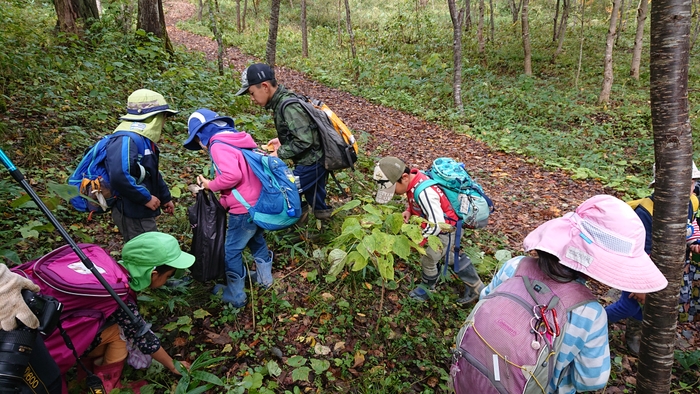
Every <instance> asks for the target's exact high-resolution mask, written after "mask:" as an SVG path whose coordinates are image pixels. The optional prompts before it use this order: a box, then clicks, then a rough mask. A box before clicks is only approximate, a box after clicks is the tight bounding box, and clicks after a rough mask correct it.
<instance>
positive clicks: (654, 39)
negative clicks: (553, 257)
mask: <svg viewBox="0 0 700 394" xmlns="http://www.w3.org/2000/svg"><path fill="white" fill-rule="evenodd" d="M690 10H691V0H654V1H653V2H652V3H651V41H650V46H651V49H650V58H651V61H650V74H651V77H650V86H649V88H650V91H651V95H650V97H651V124H652V127H653V130H654V155H655V158H656V185H655V189H654V220H653V222H652V249H651V258H652V260H654V262H655V263H656V265H657V266H658V267H659V269H660V270H661V272H662V273H663V274H664V275H665V276H666V278H667V279H668V282H669V285H668V287H666V289H664V290H661V291H659V292H656V293H651V294H649V295H648V296H647V297H646V302H645V305H644V320H643V322H642V346H641V350H640V353H639V361H638V364H637V367H638V369H637V393H638V394H651V393H668V392H669V391H670V389H671V373H672V367H673V360H674V357H673V356H674V354H673V351H674V345H675V343H676V324H677V319H678V295H679V290H680V284H681V280H682V273H683V264H684V258H685V248H686V245H685V227H686V222H687V217H688V189H689V184H690V179H691V166H692V164H691V162H692V149H693V144H692V142H693V141H692V136H691V128H690V121H689V115H688V56H689V54H688V53H689V52H688V49H689V47H690V40H689V37H690V24H691V18H690ZM657 207H658V208H657Z"/></svg>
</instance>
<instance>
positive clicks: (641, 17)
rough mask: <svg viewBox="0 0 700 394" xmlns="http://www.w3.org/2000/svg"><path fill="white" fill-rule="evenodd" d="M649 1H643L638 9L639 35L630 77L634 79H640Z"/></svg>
mask: <svg viewBox="0 0 700 394" xmlns="http://www.w3.org/2000/svg"><path fill="white" fill-rule="evenodd" d="M648 8H649V0H641V1H640V2H639V8H637V34H636V35H635V36H634V49H633V50H632V66H631V67H630V75H631V76H632V78H634V79H639V63H640V62H641V59H642V48H643V44H644V23H645V22H646V20H647V9H648Z"/></svg>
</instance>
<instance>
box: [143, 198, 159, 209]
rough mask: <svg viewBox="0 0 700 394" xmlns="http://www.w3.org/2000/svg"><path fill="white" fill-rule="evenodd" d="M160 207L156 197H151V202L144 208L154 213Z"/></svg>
mask: <svg viewBox="0 0 700 394" xmlns="http://www.w3.org/2000/svg"><path fill="white" fill-rule="evenodd" d="M158 207H160V199H159V198H158V197H156V196H151V200H150V201H148V202H147V203H146V208H148V209H150V210H151V211H155V210H156V209H158Z"/></svg>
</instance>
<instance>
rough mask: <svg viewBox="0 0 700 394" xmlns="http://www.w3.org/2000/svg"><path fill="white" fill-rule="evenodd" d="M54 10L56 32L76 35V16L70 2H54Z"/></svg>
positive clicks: (63, 0) (57, 0) (55, 0)
mask: <svg viewBox="0 0 700 394" xmlns="http://www.w3.org/2000/svg"><path fill="white" fill-rule="evenodd" d="M53 6H54V9H55V10H56V27H57V28H58V31H60V32H63V33H73V34H78V32H79V31H78V25H77V23H76V20H77V19H78V15H77V14H76V12H75V10H74V9H73V4H72V3H71V1H70V0H54V2H53Z"/></svg>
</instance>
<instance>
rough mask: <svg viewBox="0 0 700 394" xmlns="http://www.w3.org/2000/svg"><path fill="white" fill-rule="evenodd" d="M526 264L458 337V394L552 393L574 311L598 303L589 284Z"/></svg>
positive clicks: (472, 316)
mask: <svg viewBox="0 0 700 394" xmlns="http://www.w3.org/2000/svg"><path fill="white" fill-rule="evenodd" d="M521 259H522V260H521V261H520V264H519V265H518V268H517V269H516V271H515V275H514V276H513V277H512V278H509V279H508V280H506V281H504V282H503V283H501V284H500V285H499V286H498V287H496V288H495V289H494V291H493V292H491V293H490V294H489V295H487V296H486V297H484V298H482V299H481V300H479V302H478V303H477V304H476V306H474V309H473V310H472V312H471V313H470V314H469V317H467V320H466V321H465V323H464V325H463V326H462V329H461V330H460V331H459V334H458V335H457V338H456V348H455V350H453V353H454V360H455V361H454V363H453V364H452V368H451V371H450V375H451V376H452V383H453V384H454V389H455V392H456V393H457V394H460V393H479V394H515V393H517V394H534V393H540V394H542V393H547V385H548V384H549V380H550V378H551V373H552V370H553V368H554V364H555V363H556V360H557V357H558V354H559V352H560V350H561V346H562V343H563V339H564V333H565V332H566V330H567V326H568V323H569V322H568V320H567V319H568V312H570V311H571V310H573V309H574V308H577V307H579V306H581V305H584V304H586V303H588V302H591V301H594V300H595V299H596V298H595V297H594V296H593V294H592V293H591V291H590V290H589V289H588V288H587V287H586V286H585V285H583V284H581V283H578V282H569V283H560V282H557V281H555V280H553V279H551V278H549V277H548V276H547V275H545V274H544V273H543V272H542V271H541V270H540V269H539V267H538V266H537V260H535V259H533V258H530V257H521ZM542 315H544V316H545V319H541V318H540V319H538V316H540V317H541V316H542ZM548 327H549V328H551V330H547V328H548ZM535 329H537V330H538V331H539V332H540V333H541V334H542V335H541V336H535V331H534V330H535ZM550 331H551V332H552V333H553V334H555V335H554V336H550V335H549V334H548V332H550ZM557 334H558V335H557ZM549 341H551V343H549Z"/></svg>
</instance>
